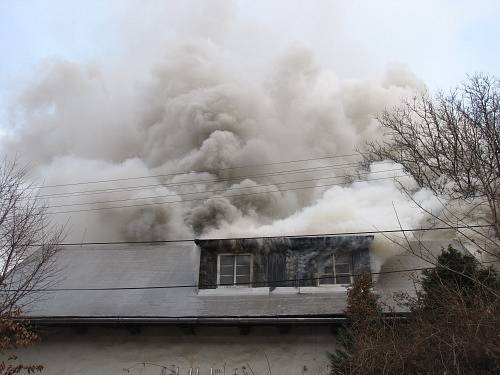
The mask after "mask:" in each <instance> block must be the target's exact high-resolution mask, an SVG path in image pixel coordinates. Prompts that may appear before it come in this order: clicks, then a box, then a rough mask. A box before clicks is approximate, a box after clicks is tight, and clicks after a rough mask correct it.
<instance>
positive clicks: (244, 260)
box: [236, 255, 250, 267]
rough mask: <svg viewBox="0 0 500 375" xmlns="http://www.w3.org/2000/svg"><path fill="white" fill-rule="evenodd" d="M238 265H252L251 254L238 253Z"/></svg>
mask: <svg viewBox="0 0 500 375" xmlns="http://www.w3.org/2000/svg"><path fill="white" fill-rule="evenodd" d="M236 266H237V267H238V266H248V267H250V255H238V256H236Z"/></svg>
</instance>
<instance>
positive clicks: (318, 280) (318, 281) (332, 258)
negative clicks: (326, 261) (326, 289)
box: [316, 254, 353, 286]
mask: <svg viewBox="0 0 500 375" xmlns="http://www.w3.org/2000/svg"><path fill="white" fill-rule="evenodd" d="M330 259H331V261H332V271H333V275H332V277H331V278H332V279H333V280H334V281H335V282H334V283H325V282H322V279H321V278H322V277H326V276H325V275H324V274H322V273H321V272H320V271H319V270H318V279H317V283H316V285H317V286H323V285H352V268H353V267H352V266H353V264H352V262H349V263H346V262H339V264H347V265H349V284H341V283H337V282H336V281H337V272H336V268H335V266H336V264H337V260H336V259H335V255H334V254H332V255H331V256H330ZM338 276H346V274H345V273H339V275H338Z"/></svg>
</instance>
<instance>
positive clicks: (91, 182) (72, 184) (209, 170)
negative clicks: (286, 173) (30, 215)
mask: <svg viewBox="0 0 500 375" xmlns="http://www.w3.org/2000/svg"><path fill="white" fill-rule="evenodd" d="M365 154H368V153H360V152H357V153H353V154H345V155H333V156H324V157H319V158H309V159H296V160H288V161H277V162H270V163H261V164H247V165H240V166H235V167H227V168H219V169H207V170H199V171H189V172H177V173H168V174H158V175H150V176H137V177H123V178H113V179H107V180H94V181H80V182H73V183H66V184H55V185H42V186H36V187H34V188H39V189H44V188H52V187H60V186H75V185H87V184H98V183H104V182H115V181H129V180H139V179H145V178H156V177H171V176H179V175H185V174H190V173H213V172H220V171H225V170H232V169H239V168H250V167H262V166H269V165H278V164H287V163H299V162H306V161H315V160H327V159H336V158H343V157H351V156H361V155H365Z"/></svg>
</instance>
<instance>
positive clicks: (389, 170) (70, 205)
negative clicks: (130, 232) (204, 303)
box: [47, 168, 403, 208]
mask: <svg viewBox="0 0 500 375" xmlns="http://www.w3.org/2000/svg"><path fill="white" fill-rule="evenodd" d="M394 171H398V172H399V171H402V169H401V168H396V169H386V170H381V171H375V172H366V173H358V175H369V174H375V173H386V172H394ZM347 177H352V176H351V175H343V176H328V177H321V178H309V179H305V180H295V181H286V182H276V183H272V184H265V185H257V186H246V187H237V188H226V189H215V190H205V191H194V192H188V193H174V194H165V195H154V196H149V197H135V198H124V199H114V200H106V201H96V202H80V203H68V204H61V205H49V206H47V208H59V207H72V206H85V205H89V204H104V203H116V202H128V201H137V200H143V199H155V198H167V197H178V196H186V195H194V194H208V193H220V192H227V191H232V190H245V189H259V188H263V187H269V186H276V185H287V184H297V183H301V182H312V181H320V180H328V179H332V178H347ZM397 177H403V176H397ZM388 178H394V176H392V177H388ZM359 181H362V180H359ZM262 193H266V192H265V191H263V192H262Z"/></svg>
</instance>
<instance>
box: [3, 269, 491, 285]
mask: <svg viewBox="0 0 500 375" xmlns="http://www.w3.org/2000/svg"><path fill="white" fill-rule="evenodd" d="M498 262H500V261H489V262H484V263H498ZM433 268H434V267H420V268H408V269H403V270H391V271H379V272H362V273H357V274H354V273H349V274H347V273H346V274H342V276H351V277H356V276H362V275H384V274H391V273H403V272H416V271H424V270H430V269H433ZM332 278H334V276H320V277H305V278H294V279H282V280H272V281H261V282H250V283H243V282H242V283H231V284H184V285H155V286H136V287H109V288H39V289H0V290H2V291H4V292H24V291H28V292H77V291H114V290H152V289H181V288H200V287H201V289H211V288H216V287H219V286H228V287H231V286H248V285H250V284H251V285H252V286H253V285H256V287H258V285H259V284H260V285H262V286H263V287H266V286H269V287H280V285H272V284H279V283H287V282H289V283H297V282H299V283H300V282H301V281H320V280H325V279H332ZM308 286H310V285H302V286H301V285H300V284H299V285H298V287H308ZM292 287H295V286H292Z"/></svg>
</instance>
